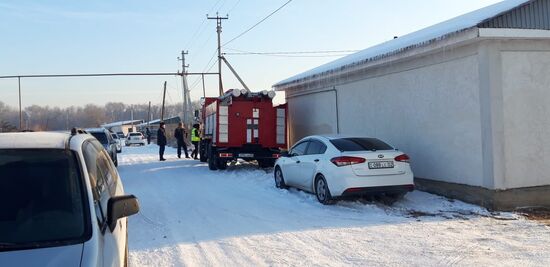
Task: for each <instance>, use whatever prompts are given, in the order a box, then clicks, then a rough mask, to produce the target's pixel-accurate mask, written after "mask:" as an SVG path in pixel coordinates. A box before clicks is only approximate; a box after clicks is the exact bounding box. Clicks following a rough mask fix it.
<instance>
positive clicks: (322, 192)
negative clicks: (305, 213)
mask: <svg viewBox="0 0 550 267" xmlns="http://www.w3.org/2000/svg"><path fill="white" fill-rule="evenodd" d="M315 195H316V196H317V200H318V201H319V202H320V203H321V204H323V205H331V204H334V200H333V199H332V196H331V195H330V190H329V188H328V184H327V181H326V180H325V177H323V176H322V175H317V178H316V179H315Z"/></svg>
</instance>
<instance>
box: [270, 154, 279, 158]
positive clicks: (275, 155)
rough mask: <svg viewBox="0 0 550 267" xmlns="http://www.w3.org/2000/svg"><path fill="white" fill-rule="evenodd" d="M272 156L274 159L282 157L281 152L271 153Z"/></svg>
mask: <svg viewBox="0 0 550 267" xmlns="http://www.w3.org/2000/svg"><path fill="white" fill-rule="evenodd" d="M271 157H273V158H274V159H278V158H280V157H281V154H273V155H271Z"/></svg>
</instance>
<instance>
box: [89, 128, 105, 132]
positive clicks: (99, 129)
mask: <svg viewBox="0 0 550 267" xmlns="http://www.w3.org/2000/svg"><path fill="white" fill-rule="evenodd" d="M84 130H85V131H86V132H89V133H104V132H105V131H107V129H105V128H86V129H84ZM107 132H109V131H107Z"/></svg>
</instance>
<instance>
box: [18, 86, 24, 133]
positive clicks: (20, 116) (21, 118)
mask: <svg viewBox="0 0 550 267" xmlns="http://www.w3.org/2000/svg"><path fill="white" fill-rule="evenodd" d="M17 84H18V85H19V131H21V130H23V128H22V127H23V110H22V109H21V77H17Z"/></svg>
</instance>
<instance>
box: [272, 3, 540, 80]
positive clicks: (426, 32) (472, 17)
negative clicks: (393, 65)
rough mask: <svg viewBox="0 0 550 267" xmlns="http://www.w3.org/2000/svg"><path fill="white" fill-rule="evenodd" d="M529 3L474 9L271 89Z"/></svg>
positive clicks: (341, 59) (415, 43)
mask: <svg viewBox="0 0 550 267" xmlns="http://www.w3.org/2000/svg"><path fill="white" fill-rule="evenodd" d="M529 1H530V0H506V1H503V2H500V3H496V4H493V5H490V6H487V7H484V8H481V9H478V10H475V11H473V12H470V13H467V14H464V15H461V16H458V17H455V18H453V19H450V20H447V21H444V22H441V23H438V24H436V25H433V26H430V27H427V28H424V29H422V30H419V31H416V32H413V33H409V34H407V35H404V36H402V37H399V38H397V39H393V40H390V41H387V42H384V43H381V44H379V45H376V46H373V47H370V48H367V49H365V50H362V51H359V52H357V53H354V54H351V55H349V56H345V57H343V58H340V59H337V60H335V61H332V62H329V63H327V64H324V65H321V66H319V67H316V68H313V69H311V70H308V71H306V72H303V73H301V74H298V75H295V76H292V77H290V78H288V79H285V80H283V81H280V82H278V83H277V84H275V85H273V87H278V86H282V85H285V84H289V83H292V82H296V81H299V80H302V79H306V78H309V77H311V76H315V75H321V74H323V73H326V72H331V71H335V70H337V69H343V68H344V67H345V66H348V65H354V64H356V63H358V62H360V61H365V60H370V59H373V58H378V57H381V56H384V55H386V54H389V53H392V52H394V51H398V50H401V49H404V48H407V47H411V46H415V45H419V44H422V43H425V42H428V41H430V40H434V39H438V38H442V37H444V36H445V35H448V34H452V33H456V32H460V31H462V30H465V29H469V28H472V27H474V26H476V25H478V24H479V23H481V22H483V21H485V20H487V19H490V18H493V17H495V16H498V15H500V14H502V13H504V12H506V11H509V10H512V9H514V8H516V7H519V6H521V5H523V4H525V3H528V2H529Z"/></svg>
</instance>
